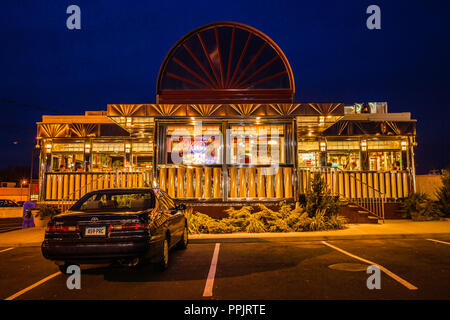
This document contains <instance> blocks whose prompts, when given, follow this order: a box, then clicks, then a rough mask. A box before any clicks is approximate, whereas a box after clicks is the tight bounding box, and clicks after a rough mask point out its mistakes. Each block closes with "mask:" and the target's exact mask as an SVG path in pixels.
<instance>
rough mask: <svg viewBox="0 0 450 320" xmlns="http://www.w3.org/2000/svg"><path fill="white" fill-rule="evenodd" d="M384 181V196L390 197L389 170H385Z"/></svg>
mask: <svg viewBox="0 0 450 320" xmlns="http://www.w3.org/2000/svg"><path fill="white" fill-rule="evenodd" d="M384 178H385V182H386V197H387V198H391V197H392V194H391V174H390V173H389V172H386V173H385V175H384Z"/></svg>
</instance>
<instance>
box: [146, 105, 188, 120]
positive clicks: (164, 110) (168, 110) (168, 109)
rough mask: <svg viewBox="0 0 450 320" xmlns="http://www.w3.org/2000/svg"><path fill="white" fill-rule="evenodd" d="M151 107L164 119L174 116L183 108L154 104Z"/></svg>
mask: <svg viewBox="0 0 450 320" xmlns="http://www.w3.org/2000/svg"><path fill="white" fill-rule="evenodd" d="M151 106H152V107H153V108H154V109H155V110H156V111H158V113H159V114H160V115H162V116H164V117H168V116H171V115H173V114H174V113H175V112H176V111H177V110H178V109H179V108H180V107H181V105H175V104H152V105H151Z"/></svg>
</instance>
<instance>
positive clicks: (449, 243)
mask: <svg viewBox="0 0 450 320" xmlns="http://www.w3.org/2000/svg"><path fill="white" fill-rule="evenodd" d="M427 240H428V241H434V242H439V243H443V244H448V245H450V242H445V241H441V240H436V239H427Z"/></svg>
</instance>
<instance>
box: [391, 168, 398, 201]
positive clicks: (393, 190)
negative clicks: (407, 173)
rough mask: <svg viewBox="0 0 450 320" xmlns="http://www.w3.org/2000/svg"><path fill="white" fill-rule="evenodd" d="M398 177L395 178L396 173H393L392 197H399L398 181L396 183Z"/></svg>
mask: <svg viewBox="0 0 450 320" xmlns="http://www.w3.org/2000/svg"><path fill="white" fill-rule="evenodd" d="M396 182H397V181H396V179H395V173H391V192H392V197H393V198H395V199H397V183H396Z"/></svg>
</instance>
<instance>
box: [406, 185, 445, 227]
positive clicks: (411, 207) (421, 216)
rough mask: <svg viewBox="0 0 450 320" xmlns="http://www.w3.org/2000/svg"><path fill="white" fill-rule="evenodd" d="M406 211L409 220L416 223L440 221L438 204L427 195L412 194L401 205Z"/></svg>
mask: <svg viewBox="0 0 450 320" xmlns="http://www.w3.org/2000/svg"><path fill="white" fill-rule="evenodd" d="M401 206H402V208H403V209H405V210H406V214H407V218H411V220H414V221H430V220H439V219H440V214H439V213H438V212H437V210H436V204H435V203H434V202H433V201H432V200H430V199H429V198H428V196H427V195H426V194H425V193H421V192H417V193H413V194H410V195H409V196H408V197H407V198H405V199H404V200H403V202H402V204H401Z"/></svg>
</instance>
